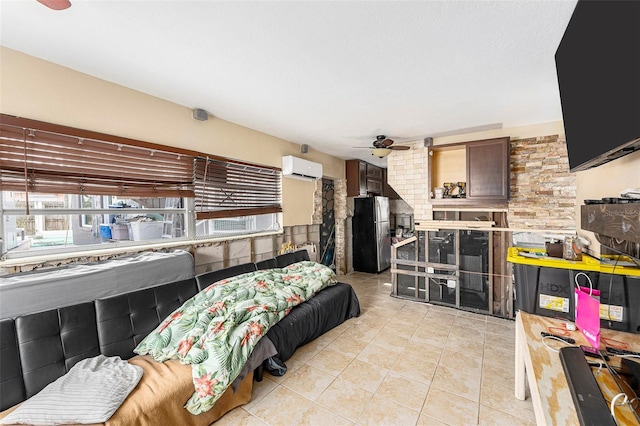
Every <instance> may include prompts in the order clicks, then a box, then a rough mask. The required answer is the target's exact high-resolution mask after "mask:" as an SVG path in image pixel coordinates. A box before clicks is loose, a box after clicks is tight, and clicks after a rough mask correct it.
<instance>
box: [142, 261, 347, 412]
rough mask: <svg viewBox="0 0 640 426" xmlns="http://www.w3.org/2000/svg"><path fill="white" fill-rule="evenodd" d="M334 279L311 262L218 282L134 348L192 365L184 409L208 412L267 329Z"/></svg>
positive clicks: (186, 304)
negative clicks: (190, 389) (191, 390)
mask: <svg viewBox="0 0 640 426" xmlns="http://www.w3.org/2000/svg"><path fill="white" fill-rule="evenodd" d="M336 282H337V280H336V276H335V273H334V272H333V271H332V270H331V269H330V268H328V267H327V266H324V265H321V264H319V263H315V262H310V261H303V262H297V263H294V264H292V265H289V266H287V267H286V268H282V269H280V268H277V269H267V270H261V271H255V272H249V273H247V274H242V275H238V276H236V277H232V278H229V279H226V280H222V281H218V282H216V283H213V284H211V285H210V286H209V287H207V288H206V289H204V290H202V291H201V292H199V293H198V294H196V295H195V296H194V297H193V298H191V299H189V300H188V301H186V302H185V303H184V304H183V305H182V306H181V307H180V308H178V309H176V310H175V311H174V312H173V313H172V314H171V315H170V316H169V317H167V318H166V319H165V320H164V321H163V322H162V323H161V324H160V325H159V326H158V327H157V328H156V329H155V330H154V331H152V332H151V333H150V334H149V335H148V336H147V337H145V338H144V340H143V341H142V342H140V344H139V345H138V346H137V347H136V349H135V352H136V353H138V354H140V355H147V354H148V355H151V356H152V357H153V358H154V359H155V360H156V361H166V360H169V359H178V360H180V362H181V363H183V364H191V367H192V375H193V384H194V387H195V392H194V394H193V396H192V397H191V398H190V399H189V400H188V401H187V403H186V405H185V407H186V408H187V410H189V412H191V413H193V414H198V413H201V412H204V411H207V410H209V409H210V408H211V407H213V405H214V404H215V402H216V401H217V400H218V399H219V398H220V396H222V394H223V393H224V392H225V390H226V389H227V387H228V386H229V385H230V384H231V383H232V382H233V380H234V379H235V378H236V377H237V376H238V374H239V373H240V370H241V369H242V366H243V365H244V364H245V362H246V361H247V359H248V358H249V355H250V354H251V351H252V350H253V348H254V346H255V345H256V343H257V342H258V341H259V340H260V338H261V337H262V336H264V335H265V334H266V333H267V331H268V330H269V327H271V326H272V325H274V324H275V323H277V322H278V321H280V320H281V319H282V318H283V317H284V316H285V315H287V314H288V313H289V311H290V310H291V308H293V307H294V306H296V305H298V304H300V303H302V302H304V301H306V300H308V299H310V298H311V297H312V296H313V295H314V294H316V293H317V292H318V291H320V290H321V289H323V288H325V287H327V286H330V285H333V284H335V283H336Z"/></svg>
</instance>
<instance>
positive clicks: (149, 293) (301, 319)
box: [0, 250, 360, 411]
mask: <svg viewBox="0 0 640 426" xmlns="http://www.w3.org/2000/svg"><path fill="white" fill-rule="evenodd" d="M308 259H309V258H308V254H307V252H306V251H304V250H301V251H299V252H295V253H288V254H285V255H281V256H277V257H276V258H274V259H268V260H267V261H262V262H258V263H257V264H254V263H247V264H242V265H236V266H232V267H229V268H225V269H221V270H217V271H213V272H206V273H204V274H200V275H196V276H195V277H193V278H190V279H184V280H179V281H176V282H171V283H166V284H162V285H159V286H155V287H151V288H145V289H141V290H136V291H131V292H127V293H124V294H118V295H114V296H109V297H105V298H99V299H96V300H94V301H93V302H84V303H78V304H75V305H71V306H65V307H60V308H57V309H50V310H47V311H43V312H37V313H32V314H26V315H21V316H18V317H17V318H5V319H2V320H0V411H2V410H5V409H7V408H9V407H12V406H13V405H15V404H17V403H19V402H21V401H23V400H25V399H27V398H29V397H31V396H32V395H34V394H36V393H37V392H39V391H40V390H41V389H43V388H44V387H45V386H46V385H47V384H48V383H50V382H53V381H54V380H56V379H57V378H58V377H60V376H62V375H63V374H65V373H66V372H68V371H69V369H70V368H71V367H72V366H73V365H75V364H76V363H77V362H78V361H80V360H82V359H85V358H89V357H93V356H97V355H99V354H102V355H105V356H120V357H121V358H123V359H130V358H131V357H133V356H134V355H135V354H134V352H133V349H134V348H135V347H136V346H137V344H138V343H139V342H140V341H141V340H142V339H143V338H144V337H145V336H146V335H147V334H148V333H149V332H151V331H152V330H153V329H155V328H156V327H157V326H158V325H159V324H160V322H161V321H162V320H163V319H164V318H165V317H167V316H168V315H169V314H170V313H171V312H172V311H174V310H175V309H176V308H178V307H179V306H181V305H182V304H183V303H184V302H185V301H186V300H188V299H189V298H191V297H192V296H194V295H195V294H196V293H197V292H198V291H200V290H202V289H204V288H205V287H207V286H208V285H209V284H211V283H213V282H215V281H218V280H221V279H225V278H229V277H231V276H235V275H239V274H242V273H246V272H251V271H255V270H257V269H258V268H261V269H265V268H266V267H274V266H273V264H274V263H275V265H276V266H275V267H284V266H286V265H288V264H291V263H294V262H297V261H301V260H308ZM359 314H360V307H359V303H358V299H357V296H356V295H355V292H354V291H353V289H352V288H351V286H350V285H348V284H344V283H338V284H336V285H334V286H331V287H328V288H325V289H324V290H322V291H320V292H319V293H318V294H317V295H316V296H314V297H313V298H312V299H310V300H309V301H307V302H305V303H302V304H300V305H298V306H296V307H295V308H293V309H292V310H291V312H290V313H289V315H287V316H286V317H285V318H284V319H283V320H281V321H280V322H278V323H277V324H275V325H274V326H273V327H272V328H271V329H270V330H269V331H268V333H267V335H266V336H267V337H268V338H269V339H270V340H271V341H272V342H273V344H274V346H275V348H276V350H277V354H276V356H277V357H278V358H279V359H280V360H282V361H286V360H287V359H289V358H290V357H291V355H292V354H293V352H294V351H295V349H296V348H297V347H299V346H302V345H304V344H306V343H308V342H309V341H311V340H313V339H315V338H316V337H318V336H320V335H322V334H323V333H325V332H326V331H328V330H330V329H332V328H333V327H335V326H337V325H339V324H341V323H342V322H344V321H345V320H346V319H349V318H352V317H354V316H358V315H359ZM265 362H266V361H265ZM260 374H261V371H260V372H259V374H258V377H260Z"/></svg>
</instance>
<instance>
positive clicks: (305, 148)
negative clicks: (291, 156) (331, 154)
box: [300, 143, 309, 154]
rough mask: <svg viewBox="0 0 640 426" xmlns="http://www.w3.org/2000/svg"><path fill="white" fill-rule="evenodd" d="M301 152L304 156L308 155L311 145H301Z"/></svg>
mask: <svg viewBox="0 0 640 426" xmlns="http://www.w3.org/2000/svg"><path fill="white" fill-rule="evenodd" d="M300 152H301V153H303V154H306V153H307V152H309V145H307V144H306V143H303V144H302V145H300Z"/></svg>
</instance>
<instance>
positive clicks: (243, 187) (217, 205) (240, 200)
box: [195, 157, 282, 220]
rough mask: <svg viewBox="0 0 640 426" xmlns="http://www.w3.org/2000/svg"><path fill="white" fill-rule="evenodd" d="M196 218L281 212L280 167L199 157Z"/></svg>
mask: <svg viewBox="0 0 640 426" xmlns="http://www.w3.org/2000/svg"><path fill="white" fill-rule="evenodd" d="M195 193H196V200H195V205H196V219H198V220H202V219H218V218H227V217H239V216H252V215H258V214H267V213H278V212H281V211H282V202H281V177H280V170H279V169H277V168H270V167H263V166H257V165H252V164H246V163H240V162H233V161H222V160H219V159H212V158H209V157H207V158H202V157H199V158H196V161H195Z"/></svg>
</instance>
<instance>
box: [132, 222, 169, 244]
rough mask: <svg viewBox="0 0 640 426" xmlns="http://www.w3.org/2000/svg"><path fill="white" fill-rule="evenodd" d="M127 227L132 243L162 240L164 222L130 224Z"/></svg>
mask: <svg viewBox="0 0 640 426" xmlns="http://www.w3.org/2000/svg"><path fill="white" fill-rule="evenodd" d="M129 226H130V227H131V239H132V240H133V241H144V240H155V239H158V238H162V230H163V229H164V222H131V223H129Z"/></svg>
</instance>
